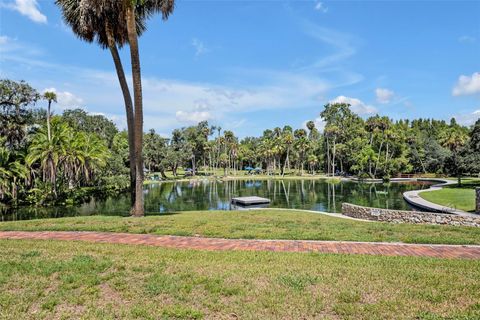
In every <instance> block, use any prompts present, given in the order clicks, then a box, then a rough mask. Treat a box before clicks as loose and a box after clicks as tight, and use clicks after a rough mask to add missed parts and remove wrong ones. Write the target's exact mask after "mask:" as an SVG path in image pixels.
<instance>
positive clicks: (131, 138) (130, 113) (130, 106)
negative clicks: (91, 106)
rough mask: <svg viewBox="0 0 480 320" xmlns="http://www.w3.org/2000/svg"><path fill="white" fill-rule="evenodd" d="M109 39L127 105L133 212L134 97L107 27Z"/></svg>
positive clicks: (132, 204)
mask: <svg viewBox="0 0 480 320" xmlns="http://www.w3.org/2000/svg"><path fill="white" fill-rule="evenodd" d="M107 37H108V45H109V49H110V53H111V54H112V59H113V62H114V64H115V70H116V71H117V77H118V81H119V83H120V88H121V89H122V93H123V101H124V103H125V113H126V115H127V133H128V154H129V159H130V205H131V206H132V210H134V208H133V206H134V204H135V182H136V170H135V163H136V162H135V131H134V114H133V103H132V96H131V95H130V89H129V88H128V83H127V79H126V77H125V71H124V70H123V65H122V60H121V59H120V55H119V54H118V49H117V45H116V44H115V43H114V41H113V38H112V37H111V33H110V31H109V29H108V27H107Z"/></svg>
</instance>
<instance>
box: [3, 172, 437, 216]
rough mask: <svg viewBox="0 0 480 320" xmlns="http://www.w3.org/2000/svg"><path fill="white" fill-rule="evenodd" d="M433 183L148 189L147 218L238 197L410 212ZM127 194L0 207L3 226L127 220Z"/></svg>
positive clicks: (202, 184)
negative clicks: (91, 218) (412, 201)
mask: <svg viewBox="0 0 480 320" xmlns="http://www.w3.org/2000/svg"><path fill="white" fill-rule="evenodd" d="M430 185H431V183H429V182H408V183H398V182H396V183H357V182H351V181H343V182H332V181H327V180H230V181H208V180H205V181H201V180H192V181H191V182H165V183H160V184H152V185H148V186H146V187H145V190H144V195H145V213H146V214H147V215H159V214H162V213H166V212H172V211H187V210H230V209H232V208H231V204H230V199H231V198H232V197H238V196H252V195H256V196H260V197H264V198H268V199H270V200H271V201H272V202H271V204H270V205H269V207H271V208H296V209H306V210H315V211H326V212H341V205H342V202H349V203H353V204H358V205H363V206H369V207H377V208H389V209H399V210H411V207H410V206H409V205H408V204H407V203H406V202H405V200H403V197H402V194H403V192H405V191H409V190H415V189H424V188H428V187H429V186H430ZM129 204H130V200H129V197H128V194H120V195H118V196H115V197H110V198H106V199H97V198H94V197H92V198H91V199H90V201H88V202H86V203H84V204H82V205H79V206H69V207H49V208H43V207H40V208H39V207H19V208H5V207H4V208H2V207H0V221H7V220H28V219H41V218H57V217H69V216H83V215H94V214H101V215H119V216H128V214H129Z"/></svg>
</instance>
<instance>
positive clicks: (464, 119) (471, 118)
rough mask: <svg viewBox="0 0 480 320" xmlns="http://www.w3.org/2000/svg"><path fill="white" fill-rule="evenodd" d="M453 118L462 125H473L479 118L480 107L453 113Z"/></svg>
mask: <svg viewBox="0 0 480 320" xmlns="http://www.w3.org/2000/svg"><path fill="white" fill-rule="evenodd" d="M454 118H455V119H456V120H457V122H458V123H459V124H461V125H464V126H471V125H473V124H474V123H475V122H476V121H477V120H478V119H480V109H478V110H475V111H473V112H470V113H460V114H456V115H454Z"/></svg>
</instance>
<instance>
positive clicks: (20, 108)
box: [0, 79, 40, 149]
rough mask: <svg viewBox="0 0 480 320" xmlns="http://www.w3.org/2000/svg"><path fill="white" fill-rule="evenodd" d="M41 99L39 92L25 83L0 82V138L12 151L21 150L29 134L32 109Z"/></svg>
mask: <svg viewBox="0 0 480 320" xmlns="http://www.w3.org/2000/svg"><path fill="white" fill-rule="evenodd" d="M39 99H40V95H39V94H38V92H37V90H35V89H33V88H32V87H31V86H30V85H29V84H27V83H26V82H24V81H20V82H15V81H12V80H7V79H2V80H0V108H1V109H0V136H2V137H5V142H4V144H5V145H6V146H7V147H8V148H11V149H15V148H19V147H20V146H21V145H22V144H23V143H24V139H25V136H26V134H27V129H28V126H29V124H31V123H29V119H30V116H31V109H30V108H31V107H32V106H33V105H35V103H36V102H37V101H38V100H39Z"/></svg>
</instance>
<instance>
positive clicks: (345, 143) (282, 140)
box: [0, 80, 480, 204]
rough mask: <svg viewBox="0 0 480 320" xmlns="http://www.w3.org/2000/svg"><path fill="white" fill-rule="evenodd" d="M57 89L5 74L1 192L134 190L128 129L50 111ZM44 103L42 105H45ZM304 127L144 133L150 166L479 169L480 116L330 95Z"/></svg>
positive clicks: (203, 126)
mask: <svg viewBox="0 0 480 320" xmlns="http://www.w3.org/2000/svg"><path fill="white" fill-rule="evenodd" d="M55 101H56V96H55V93H53V92H45V93H43V94H40V93H38V92H37V91H36V90H35V89H34V88H32V87H31V86H30V85H28V84H27V83H25V82H14V81H11V80H0V108H1V110H0V111H1V112H0V135H1V137H0V201H1V202H13V203H16V202H29V203H37V204H42V203H58V202H72V201H75V199H77V198H78V197H79V196H80V197H81V196H82V195H85V194H88V191H89V190H90V191H95V192H97V191H98V190H113V191H115V192H118V191H119V190H128V187H129V178H128V177H129V172H131V171H130V168H131V166H130V159H131V158H130V152H131V149H130V147H129V136H128V134H127V132H126V131H120V130H118V128H117V127H116V126H115V124H114V123H113V122H112V121H110V120H109V119H107V118H106V117H104V116H102V115H91V114H88V113H87V112H85V111H84V110H81V109H71V110H65V111H64V112H63V114H62V115H53V116H52V114H51V112H50V109H51V105H52V103H55ZM41 107H46V109H43V108H41ZM320 116H321V118H322V119H323V121H324V124H325V126H324V128H323V130H322V132H320V131H319V130H318V129H317V128H316V127H315V122H314V121H308V122H307V123H306V125H305V128H298V129H294V128H292V127H290V126H284V127H283V128H279V127H276V128H272V129H267V130H265V131H264V132H263V134H262V135H261V136H259V137H245V138H243V139H239V138H238V137H237V136H235V134H234V132H232V131H229V130H222V128H221V127H220V126H211V125H209V123H208V122H206V121H203V122H200V123H198V124H197V125H194V126H189V127H184V128H180V129H175V130H173V132H172V134H171V136H170V137H169V138H165V137H161V136H160V135H158V134H157V133H156V132H155V131H154V130H150V131H149V132H147V133H144V134H143V138H142V140H143V150H144V151H143V162H144V170H145V171H147V172H151V173H154V172H155V173H159V174H160V175H161V176H162V177H163V178H164V179H167V172H171V173H172V175H173V176H174V177H177V176H179V168H183V169H186V168H188V169H189V170H190V173H191V174H192V175H213V174H218V172H219V171H220V172H222V173H223V174H224V175H227V174H236V173H238V172H239V171H241V170H244V169H245V168H246V167H250V169H253V168H256V169H258V171H262V172H264V173H265V174H268V175H278V176H284V175H286V174H290V175H291V174H298V175H305V174H318V173H324V174H326V175H330V176H333V175H354V176H358V177H363V178H384V179H388V178H390V177H393V176H396V175H397V174H399V173H422V174H425V173H433V174H439V175H452V176H459V177H460V176H462V175H466V174H467V175H468V174H469V175H478V174H479V172H480V120H478V121H477V122H476V124H475V125H474V126H473V127H472V128H468V127H465V126H461V125H459V124H458V123H457V122H456V121H455V119H452V120H451V121H450V122H449V123H447V122H445V121H442V120H434V119H416V120H412V121H410V120H398V121H393V120H392V119H389V118H388V117H381V116H379V115H375V116H372V117H370V118H368V119H363V118H361V117H359V116H358V115H356V114H355V113H353V112H352V111H351V109H350V107H349V105H347V104H327V105H325V106H324V108H323V111H322V112H321V113H320Z"/></svg>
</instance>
